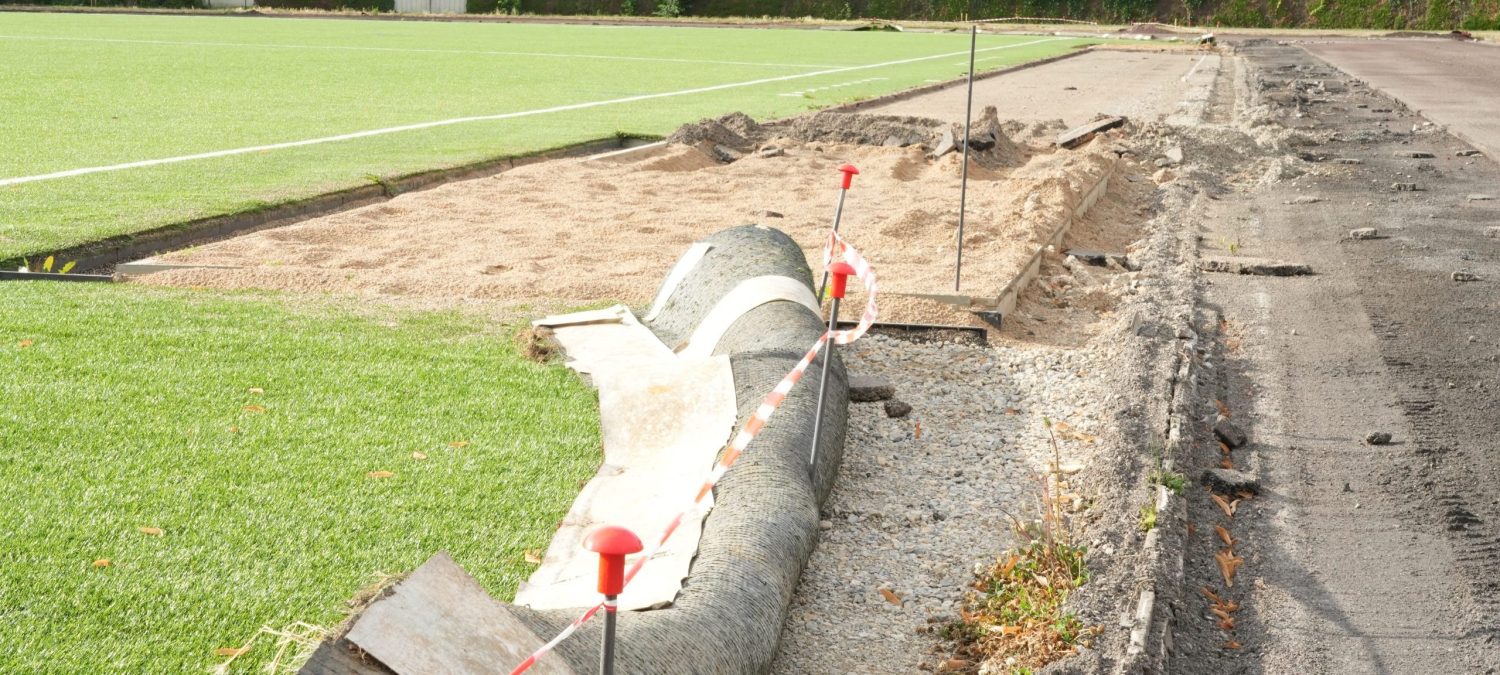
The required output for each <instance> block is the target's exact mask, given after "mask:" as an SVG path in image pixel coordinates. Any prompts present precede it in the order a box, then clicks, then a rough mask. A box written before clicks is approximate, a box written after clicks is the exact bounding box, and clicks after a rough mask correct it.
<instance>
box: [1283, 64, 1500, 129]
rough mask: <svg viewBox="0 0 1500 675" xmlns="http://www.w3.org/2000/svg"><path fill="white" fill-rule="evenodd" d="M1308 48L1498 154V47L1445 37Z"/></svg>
mask: <svg viewBox="0 0 1500 675" xmlns="http://www.w3.org/2000/svg"><path fill="white" fill-rule="evenodd" d="M1306 48H1307V50H1308V51H1310V52H1312V53H1313V54H1314V55H1316V56H1318V57H1319V58H1322V59H1323V60H1325V61H1327V62H1329V63H1330V64H1332V65H1333V66H1335V67H1337V68H1339V69H1340V70H1343V71H1344V72H1346V73H1348V74H1350V75H1353V76H1354V77H1357V78H1359V79H1361V80H1364V81H1365V82H1367V83H1369V84H1370V85H1371V86H1373V87H1375V88H1377V89H1380V90H1381V91H1384V92H1386V93H1387V94H1390V95H1392V96H1394V97H1396V98H1398V99H1400V100H1401V101H1403V102H1405V103H1406V104H1407V105H1409V106H1411V107H1412V108H1414V109H1416V110H1417V111H1418V112H1420V113H1421V114H1422V115H1423V116H1424V117H1426V118H1427V119H1430V120H1432V121H1433V122H1436V123H1438V124H1441V125H1444V126H1446V127H1448V128H1449V130H1451V131H1452V132H1453V133H1454V134H1455V135H1457V136H1458V137H1460V138H1463V139H1465V140H1467V141H1468V142H1470V143H1472V144H1474V145H1475V146H1477V147H1479V148H1481V149H1483V150H1485V152H1486V153H1488V154H1489V155H1490V156H1491V157H1500V115H1497V114H1496V111H1500V47H1496V46H1494V45H1489V44H1483V43H1477V42H1459V41H1456V40H1442V39H1433V40H1426V39H1395V40H1359V41H1337V42H1320V43H1314V44H1308V45H1306Z"/></svg>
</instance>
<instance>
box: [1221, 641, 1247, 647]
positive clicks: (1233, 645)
mask: <svg viewBox="0 0 1500 675" xmlns="http://www.w3.org/2000/svg"><path fill="white" fill-rule="evenodd" d="M1243 646H1245V645H1242V644H1240V643H1238V642H1235V641H1234V640H1230V641H1228V642H1225V643H1224V648H1225V649H1239V648H1240V647H1243Z"/></svg>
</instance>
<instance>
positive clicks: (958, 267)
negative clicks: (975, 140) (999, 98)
mask: <svg viewBox="0 0 1500 675" xmlns="http://www.w3.org/2000/svg"><path fill="white" fill-rule="evenodd" d="M978 46H979V25H978V24H975V25H973V26H970V27H969V97H968V100H967V101H965V102H964V168H963V178H961V179H959V188H958V258H957V259H955V260H954V262H953V291H954V292H955V293H956V292H958V287H959V282H960V280H961V279H963V273H964V212H965V211H966V210H967V207H968V205H969V204H968V201H969V123H970V122H972V121H973V115H974V52H975V51H976V49H977V48H978Z"/></svg>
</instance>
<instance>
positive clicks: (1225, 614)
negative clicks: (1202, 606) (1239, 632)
mask: <svg viewBox="0 0 1500 675" xmlns="http://www.w3.org/2000/svg"><path fill="white" fill-rule="evenodd" d="M1208 611H1210V612H1213V613H1214V616H1217V617H1219V618H1220V619H1222V620H1224V621H1234V619H1233V618H1232V617H1230V616H1229V612H1226V611H1224V610H1222V609H1219V608H1218V607H1209V608H1208Z"/></svg>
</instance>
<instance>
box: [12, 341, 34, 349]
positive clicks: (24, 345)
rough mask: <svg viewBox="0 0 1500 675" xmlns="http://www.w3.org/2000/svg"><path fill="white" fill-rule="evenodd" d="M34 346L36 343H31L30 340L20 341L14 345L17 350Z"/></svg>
mask: <svg viewBox="0 0 1500 675" xmlns="http://www.w3.org/2000/svg"><path fill="white" fill-rule="evenodd" d="M34 344H36V343H35V342H32V341H31V340H22V341H20V342H17V343H16V347H17V348H18V349H25V348H27V347H30V346H31V345H34Z"/></svg>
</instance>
